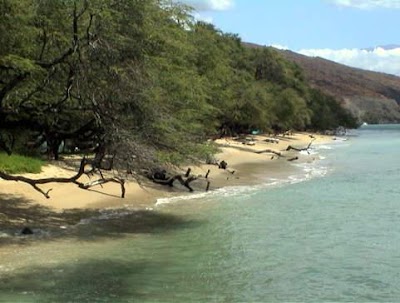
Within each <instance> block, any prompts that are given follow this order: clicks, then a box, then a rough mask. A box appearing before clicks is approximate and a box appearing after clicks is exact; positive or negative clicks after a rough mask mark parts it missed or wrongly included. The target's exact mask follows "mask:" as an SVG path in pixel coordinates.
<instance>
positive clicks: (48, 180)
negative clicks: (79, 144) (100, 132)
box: [0, 157, 125, 199]
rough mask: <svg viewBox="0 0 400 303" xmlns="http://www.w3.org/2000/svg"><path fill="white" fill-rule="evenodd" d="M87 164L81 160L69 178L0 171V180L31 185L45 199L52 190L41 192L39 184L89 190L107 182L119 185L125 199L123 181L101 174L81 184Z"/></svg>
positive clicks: (88, 162)
mask: <svg viewBox="0 0 400 303" xmlns="http://www.w3.org/2000/svg"><path fill="white" fill-rule="evenodd" d="M87 164H92V162H91V161H90V160H88V159H86V158H85V157H84V158H83V159H82V161H81V163H80V166H79V170H78V172H77V174H76V175H75V176H72V177H70V178H43V179H31V178H27V177H23V176H13V175H9V174H6V173H5V172H2V171H0V178H2V179H4V180H8V181H16V182H24V183H27V184H29V185H31V186H32V187H33V188H34V189H35V190H37V191H38V192H40V193H41V194H42V195H44V196H45V197H46V198H47V199H49V198H50V196H49V193H50V191H51V190H52V189H49V190H48V191H46V192H45V191H44V190H42V189H41V188H40V187H38V185H41V184H47V183H74V184H76V185H78V187H79V188H82V189H89V188H90V187H93V186H96V185H102V184H105V183H108V182H115V183H119V184H120V185H121V198H124V197H125V180H124V179H120V178H117V177H113V178H104V177H103V175H102V174H101V178H100V179H98V180H95V181H92V182H89V183H82V182H79V181H78V179H79V178H80V177H81V176H82V175H83V174H86V172H85V165H87Z"/></svg>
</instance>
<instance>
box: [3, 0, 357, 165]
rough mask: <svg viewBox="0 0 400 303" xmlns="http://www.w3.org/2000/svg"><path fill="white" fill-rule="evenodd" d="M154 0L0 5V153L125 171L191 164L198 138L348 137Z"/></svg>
mask: <svg viewBox="0 0 400 303" xmlns="http://www.w3.org/2000/svg"><path fill="white" fill-rule="evenodd" d="M191 13H192V11H191V8H190V7H187V6H184V5H180V4H171V1H162V0H56V1H55V0H18V1H14V0H1V1H0V148H1V149H3V150H5V151H6V152H8V153H11V152H13V151H17V152H19V153H30V152H33V151H35V150H37V148H38V146H41V145H43V144H44V143H45V146H46V149H47V152H48V154H49V155H50V156H51V157H54V158H56V159H57V158H58V154H59V152H60V146H64V149H66V150H73V149H79V150H82V149H85V148H89V149H93V150H94V151H99V150H100V151H102V152H103V153H107V154H112V155H114V157H115V163H116V164H117V165H119V166H120V167H123V168H124V169H128V170H137V169H139V168H140V167H145V166H147V165H150V164H152V163H160V162H166V161H168V162H174V161H175V162H176V161H181V160H183V159H188V158H189V159H199V158H202V157H205V156H206V155H208V154H209V153H212V152H213V148H212V146H211V145H208V144H207V143H206V142H207V139H208V138H210V137H214V136H219V135H224V134H237V133H243V132H244V133H246V132H250V131H251V130H255V129H257V130H260V131H285V130H288V129H295V130H305V129H313V130H325V129H334V128H336V127H338V126H343V127H349V128H351V127H355V126H356V120H355V119H354V118H353V117H352V116H351V115H350V114H349V113H348V112H346V111H345V110H344V109H343V108H342V107H341V106H340V105H339V104H338V103H337V102H336V100H335V99H333V98H332V97H330V96H327V95H325V94H324V93H322V92H321V91H318V90H315V89H312V88H310V86H309V84H308V83H307V82H306V81H305V79H304V76H303V73H302V70H301V69H300V68H299V66H297V65H295V64H294V63H291V62H288V61H286V60H284V59H283V58H282V57H281V56H280V55H279V54H278V53H277V52H275V51H274V50H273V49H271V48H262V49H252V48H248V47H246V46H244V45H243V43H242V41H241V39H240V38H239V37H238V36H237V35H235V34H229V33H224V32H221V31H220V30H218V29H216V28H215V27H214V26H213V25H211V24H208V23H204V22H199V21H196V20H194V18H193V16H192V15H191Z"/></svg>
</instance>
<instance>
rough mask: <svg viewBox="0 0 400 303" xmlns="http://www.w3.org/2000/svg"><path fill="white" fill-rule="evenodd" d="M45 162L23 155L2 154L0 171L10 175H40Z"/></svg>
mask: <svg viewBox="0 0 400 303" xmlns="http://www.w3.org/2000/svg"><path fill="white" fill-rule="evenodd" d="M44 164H45V163H44V161H42V160H40V159H37V158H32V157H27V156H21V155H15V154H13V155H11V156H8V155H7V154H5V153H0V171H3V172H6V173H8V174H21V173H34V174H37V173H40V172H41V170H42V166H43V165H44Z"/></svg>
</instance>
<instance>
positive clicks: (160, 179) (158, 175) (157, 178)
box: [147, 168, 210, 192]
mask: <svg viewBox="0 0 400 303" xmlns="http://www.w3.org/2000/svg"><path fill="white" fill-rule="evenodd" d="M190 172H191V169H190V168H188V170H187V171H186V173H185V174H183V175H180V174H178V175H174V176H171V177H167V175H166V174H167V172H166V171H165V170H156V171H154V172H152V173H149V174H148V175H147V177H148V178H149V179H150V180H152V181H153V182H154V183H157V184H161V185H168V186H170V187H173V186H174V182H175V181H178V182H179V183H180V184H182V185H183V186H184V187H186V188H187V189H188V190H189V191H190V192H193V191H194V190H193V188H192V187H191V186H190V183H191V182H193V181H195V180H197V179H199V178H201V176H194V175H190ZM209 173H210V171H208V172H207V174H206V176H205V178H204V179H206V182H207V186H206V189H205V191H208V189H209V187H210V181H209V180H207V178H208V175H209Z"/></svg>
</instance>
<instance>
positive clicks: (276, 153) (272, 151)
mask: <svg viewBox="0 0 400 303" xmlns="http://www.w3.org/2000/svg"><path fill="white" fill-rule="evenodd" d="M255 153H256V154H262V153H271V154H275V155H277V156H279V157H283V155H282V153H280V152H277V151H275V150H273V149H264V150H259V151H256V152H255Z"/></svg>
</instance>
